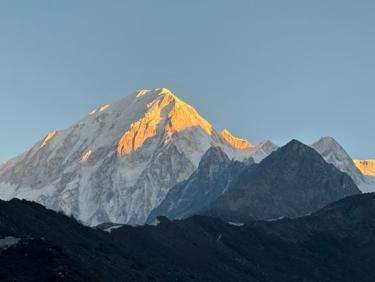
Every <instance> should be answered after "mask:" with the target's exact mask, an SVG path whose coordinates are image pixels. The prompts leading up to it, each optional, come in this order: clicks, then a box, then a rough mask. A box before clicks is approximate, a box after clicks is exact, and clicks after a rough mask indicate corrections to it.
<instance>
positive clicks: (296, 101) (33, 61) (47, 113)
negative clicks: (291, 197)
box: [0, 0, 375, 162]
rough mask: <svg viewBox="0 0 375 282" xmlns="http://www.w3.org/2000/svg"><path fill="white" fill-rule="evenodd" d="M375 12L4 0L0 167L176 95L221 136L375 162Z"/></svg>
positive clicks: (200, 1) (328, 6) (293, 0)
mask: <svg viewBox="0 0 375 282" xmlns="http://www.w3.org/2000/svg"><path fill="white" fill-rule="evenodd" d="M374 15H375V1H371V0H368V1H366V0H361V1H355V0H351V1H346V0H336V1H334V0H321V1H320V0H314V1H308V0H283V1H280V0H274V1H272V0H267V1H263V0H258V1H253V0H243V1H241V0H235V1H226V0H222V1H219V0H191V1H182V0H180V1H178V0H157V1H156V0H148V1H145V0H134V1H130V0H129V1H127V0H124V1H120V0H118V1H108V0H106V1H104V0H102V1H93V0H90V1H83V0H82V1H81V0H80V1H73V0H67V1H58V0H46V1H41V0H36V1H26V0H24V1H13V0H9V1H7V0H4V1H1V2H0V105H1V107H0V162H2V161H5V160H6V159H8V158H10V157H12V156H15V155H17V154H19V153H21V152H23V151H25V150H27V149H28V148H30V147H31V146H32V145H33V144H34V143H36V142H37V141H38V140H40V139H41V138H42V137H43V136H44V135H45V134H46V133H47V132H48V131H51V130H55V129H64V128H66V127H68V126H70V125H71V124H72V123H74V122H76V121H77V120H78V119H80V118H81V117H83V116H84V115H86V114H87V113H88V112H89V111H91V110H92V109H93V108H95V107H97V106H99V105H101V104H105V103H110V102H113V101H116V100H118V99H120V98H122V97H124V96H127V95H128V94H131V93H132V92H134V91H135V90H137V89H141V88H156V87H167V88H169V89H171V90H172V91H173V92H174V93H175V94H176V95H177V96H179V97H180V98H182V99H183V100H185V101H186V102H188V103H189V104H191V105H193V106H194V107H195V108H196V109H197V110H198V111H199V112H200V113H201V114H202V115H203V116H204V117H205V118H206V119H208V120H209V121H210V122H211V123H212V124H213V125H214V126H215V127H216V128H217V129H218V130H221V129H222V128H228V129H230V130H231V131H232V132H233V133H234V134H236V135H239V136H242V137H246V138H248V139H249V140H250V141H252V142H254V143H255V142H259V141H261V140H262V139H270V140H272V141H273V142H274V143H277V144H279V145H282V144H284V143H286V142H287V141H288V140H290V139H292V138H297V139H299V140H301V141H303V142H305V143H311V142H313V141H315V140H316V139H318V138H319V137H320V136H325V135H330V136H333V137H335V138H336V139H337V140H338V141H339V142H340V143H341V144H342V145H343V146H344V147H345V148H346V149H347V151H348V152H349V153H350V154H351V155H352V156H353V157H354V158H375V128H374V124H375V118H374V113H375V16H374Z"/></svg>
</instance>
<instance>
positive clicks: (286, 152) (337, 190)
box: [204, 140, 361, 222]
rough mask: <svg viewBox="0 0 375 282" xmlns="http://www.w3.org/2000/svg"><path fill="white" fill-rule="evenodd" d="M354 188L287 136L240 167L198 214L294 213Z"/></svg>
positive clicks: (245, 217) (239, 217) (235, 217)
mask: <svg viewBox="0 0 375 282" xmlns="http://www.w3.org/2000/svg"><path fill="white" fill-rule="evenodd" d="M359 193H361V192H360V190H359V189H358V188H357V186H356V184H355V183H354V182H353V180H352V179H351V177H349V176H348V175H347V174H345V173H342V172H340V171H339V170H338V169H337V168H335V167H334V166H333V165H331V164H328V163H326V162H325V161H324V159H323V158H322V157H321V156H320V155H319V154H318V153H317V152H316V151H315V150H313V149H312V148H310V147H308V146H306V145H304V144H302V143H300V142H298V141H296V140H293V141H291V142H290V143H288V144H287V145H285V146H284V147H282V148H280V149H279V150H277V151H276V152H274V153H272V154H271V155H270V156H268V157H267V158H266V159H264V160H263V161H262V162H261V163H260V164H259V165H255V166H250V167H249V168H248V169H247V170H245V171H244V172H243V173H242V174H241V175H240V177H239V179H238V180H237V181H236V182H235V184H234V185H233V186H231V187H230V188H229V189H228V191H227V192H226V193H224V194H223V195H222V196H221V197H219V198H218V199H217V200H216V201H215V202H214V203H213V204H212V205H211V206H210V207H208V208H207V209H206V211H205V212H204V214H207V215H213V216H218V217H221V218H223V219H225V220H228V221H233V222H244V221H249V220H252V219H277V218H280V217H298V216H303V215H305V214H308V213H311V212H314V211H316V210H318V209H319V208H322V207H323V206H325V205H327V204H328V203H331V202H333V201H336V200H339V199H341V198H343V197H346V196H349V195H353V194H359Z"/></svg>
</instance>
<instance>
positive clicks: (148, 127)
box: [0, 88, 249, 225]
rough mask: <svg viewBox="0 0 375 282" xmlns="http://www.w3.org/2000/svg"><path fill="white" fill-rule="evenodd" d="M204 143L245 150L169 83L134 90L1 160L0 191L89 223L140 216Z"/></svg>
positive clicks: (181, 175)
mask: <svg viewBox="0 0 375 282" xmlns="http://www.w3.org/2000/svg"><path fill="white" fill-rule="evenodd" d="M211 146H218V147H221V148H222V150H223V151H224V152H225V153H226V154H228V156H230V158H235V159H244V158H247V157H248V156H249V152H247V151H246V150H242V149H238V148H236V147H234V146H233V145H232V144H230V143H228V141H227V140H226V139H225V138H223V137H222V136H221V135H220V134H219V133H217V132H216V131H215V129H214V128H213V127H212V126H211V125H210V124H209V123H208V122H207V121H206V120H205V119H204V118H202V117H201V116H200V115H199V114H198V113H197V112H196V111H195V110H194V108H192V107H191V106H190V105H188V104H186V103H185V102H183V101H182V100H180V99H179V98H177V97H176V96H175V95H174V94H172V93H171V92H170V91H169V90H167V89H165V88H161V89H155V90H141V91H138V92H136V93H135V94H133V95H131V96H129V97H126V98H125V99H123V100H121V101H119V102H118V103H115V104H113V105H105V106H102V107H99V108H98V109H96V110H94V111H92V112H91V113H90V114H89V115H88V116H86V117H85V118H83V119H82V120H81V121H79V122H78V123H76V124H74V125H73V126H72V127H70V128H69V129H67V130H62V131H54V132H51V133H49V134H48V135H47V136H46V137H45V138H43V140H42V141H40V142H38V143H37V144H36V145H35V146H34V147H33V148H31V149H30V150H29V151H27V152H26V153H24V154H22V155H21V156H19V157H16V158H15V159H13V160H10V161H9V162H7V163H6V164H5V165H3V166H1V167H0V198H1V199H5V200H8V199H11V198H14V197H17V198H21V199H28V200H32V201H36V202H38V203H41V204H43V205H45V206H46V207H48V208H51V209H53V210H59V211H60V210H61V211H63V212H64V213H66V214H68V215H73V216H74V217H76V218H78V219H80V220H81V221H83V222H85V223H86V224H89V225H97V224H100V223H103V222H116V223H131V224H142V223H144V222H145V220H146V219H147V217H148V215H149V213H150V211H151V210H152V209H154V208H155V207H157V206H158V205H159V204H160V202H161V201H162V200H163V199H164V198H165V195H166V194H167V193H168V191H169V189H170V188H172V187H173V186H174V185H176V184H177V183H179V182H181V181H183V180H186V179H187V178H188V177H189V176H190V175H191V174H192V172H193V171H194V170H195V169H196V168H197V167H198V164H199V161H200V159H201V157H202V155H203V154H204V153H205V152H206V151H207V149H208V148H209V147H211Z"/></svg>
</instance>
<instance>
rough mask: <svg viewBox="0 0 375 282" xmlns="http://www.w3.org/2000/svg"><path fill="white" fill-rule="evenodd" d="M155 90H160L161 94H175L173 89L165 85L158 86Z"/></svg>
mask: <svg viewBox="0 0 375 282" xmlns="http://www.w3.org/2000/svg"><path fill="white" fill-rule="evenodd" d="M155 91H158V92H159V95H172V96H175V95H174V94H173V92H172V91H171V90H169V89H168V88H165V87H162V88H156V89H155Z"/></svg>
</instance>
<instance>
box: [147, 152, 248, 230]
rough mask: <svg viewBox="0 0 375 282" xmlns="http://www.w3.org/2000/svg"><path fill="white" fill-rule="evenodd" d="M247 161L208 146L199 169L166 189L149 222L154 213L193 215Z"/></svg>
mask: <svg viewBox="0 0 375 282" xmlns="http://www.w3.org/2000/svg"><path fill="white" fill-rule="evenodd" d="M250 163H251V160H249V161H248V162H247V164H245V163H242V162H238V161H233V160H230V159H229V158H228V156H227V155H226V154H225V153H224V152H223V151H222V150H221V149H220V147H211V148H210V149H208V151H207V152H206V153H205V154H204V155H203V157H202V160H201V161H200V163H199V167H198V169H197V170H196V171H195V172H194V173H193V174H192V175H191V176H190V177H189V178H188V179H187V180H185V181H183V182H181V183H179V184H177V185H176V186H175V187H173V188H172V189H171V190H170V191H169V192H168V194H167V196H166V198H165V199H164V201H163V202H162V203H161V204H160V205H159V207H157V208H156V209H154V210H153V211H152V212H151V214H150V217H149V219H148V222H150V223H152V222H154V221H155V219H156V217H157V216H166V217H168V218H170V219H183V218H187V217H189V216H192V215H194V214H196V213H197V212H198V211H200V210H202V209H203V208H205V207H207V206H208V205H210V204H211V203H212V202H213V201H215V200H216V199H217V198H218V197H219V196H221V195H222V194H223V193H224V192H225V191H226V190H227V189H228V187H230V185H231V184H233V181H235V180H236V179H237V177H238V175H239V174H240V173H241V172H242V171H243V170H244V169H245V167H247V166H248V165H251V164H250Z"/></svg>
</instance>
